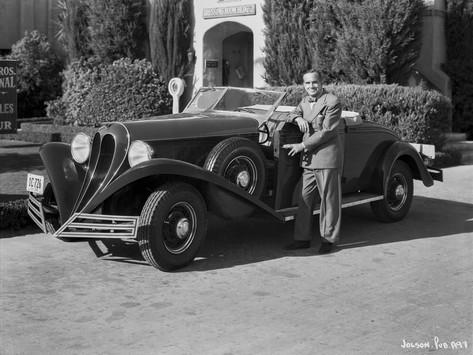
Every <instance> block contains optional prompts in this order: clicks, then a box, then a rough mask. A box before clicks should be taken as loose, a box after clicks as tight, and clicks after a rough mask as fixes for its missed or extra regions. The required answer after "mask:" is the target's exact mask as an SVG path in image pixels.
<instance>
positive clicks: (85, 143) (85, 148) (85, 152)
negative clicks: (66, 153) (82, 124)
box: [71, 133, 91, 164]
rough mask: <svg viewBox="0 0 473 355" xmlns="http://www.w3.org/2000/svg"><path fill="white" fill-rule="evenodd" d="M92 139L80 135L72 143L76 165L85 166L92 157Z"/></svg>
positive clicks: (72, 152) (82, 134)
mask: <svg viewBox="0 0 473 355" xmlns="http://www.w3.org/2000/svg"><path fill="white" fill-rule="evenodd" d="M90 150H91V145H90V137H89V136H88V135H87V134H85V133H78V134H77V135H76V136H75V137H74V139H73V140H72V142H71V155H72V159H74V161H75V162H76V163H79V164H84V163H85V162H86V161H87V159H89V156H90Z"/></svg>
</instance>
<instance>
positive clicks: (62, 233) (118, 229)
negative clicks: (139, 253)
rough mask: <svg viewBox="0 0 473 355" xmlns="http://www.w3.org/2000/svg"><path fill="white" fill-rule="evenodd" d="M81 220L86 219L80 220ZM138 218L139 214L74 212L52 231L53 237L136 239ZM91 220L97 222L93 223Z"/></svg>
mask: <svg viewBox="0 0 473 355" xmlns="http://www.w3.org/2000/svg"><path fill="white" fill-rule="evenodd" d="M81 220H86V221H84V222H81ZM138 220H139V216H118V215H100V214H88V213H77V212H76V213H74V214H73V215H72V216H71V217H70V218H69V219H68V220H67V222H66V223H64V224H63V225H62V226H61V228H59V229H58V230H57V231H56V232H55V233H54V237H56V238H64V237H67V238H89V239H90V238H99V239H100V238H119V239H122V238H124V239H136V237H137V233H138ZM92 221H98V222H97V223H94V222H92ZM105 221H106V222H105ZM120 222H122V223H120ZM73 229H75V230H73Z"/></svg>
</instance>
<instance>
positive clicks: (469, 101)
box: [444, 0, 473, 139]
mask: <svg viewBox="0 0 473 355" xmlns="http://www.w3.org/2000/svg"><path fill="white" fill-rule="evenodd" d="M446 34H447V63H446V64H445V67H444V70H445V71H446V72H447V74H448V75H449V76H450V78H451V80H452V103H453V129H454V131H459V132H466V133H467V134H468V136H469V138H470V139H472V138H473V2H471V1H468V0H447V23H446Z"/></svg>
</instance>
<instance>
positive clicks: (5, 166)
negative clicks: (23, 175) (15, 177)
mask: <svg viewBox="0 0 473 355" xmlns="http://www.w3.org/2000/svg"><path fill="white" fill-rule="evenodd" d="M35 169H43V162H42V161H41V158H40V156H39V154H38V153H34V154H18V153H6V154H5V153H2V154H1V155H0V174H2V173H7V172H8V173H12V172H16V171H23V170H28V171H31V170H35Z"/></svg>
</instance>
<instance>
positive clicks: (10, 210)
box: [0, 200, 31, 229]
mask: <svg viewBox="0 0 473 355" xmlns="http://www.w3.org/2000/svg"><path fill="white" fill-rule="evenodd" d="M28 224H31V222H30V218H29V216H28V210H27V200H16V201H8V202H0V229H6V228H12V229H19V228H21V227H24V226H26V225H28Z"/></svg>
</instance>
